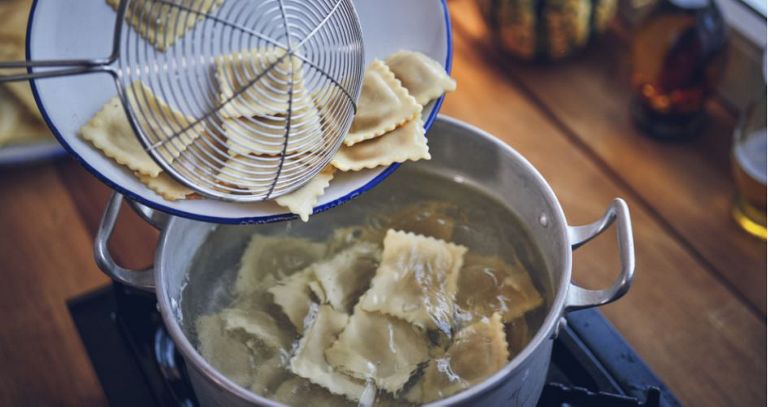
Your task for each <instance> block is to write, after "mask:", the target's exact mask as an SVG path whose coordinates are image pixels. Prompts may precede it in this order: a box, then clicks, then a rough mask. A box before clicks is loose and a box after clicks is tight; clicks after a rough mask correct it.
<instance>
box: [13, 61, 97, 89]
mask: <svg viewBox="0 0 768 407" xmlns="http://www.w3.org/2000/svg"><path fill="white" fill-rule="evenodd" d="M110 63H111V61H110V60H109V59H107V60H96V59H93V60H91V59H67V60H43V61H2V62H0V71H1V70H3V69H20V68H26V69H29V68H61V69H52V70H48V71H41V72H26V73H19V74H12V75H0V83H3V82H16V81H27V80H30V79H44V78H58V77H61V76H73V75H82V74H87V73H95V72H112V70H111V68H109V67H108V66H107V65H108V64H110Z"/></svg>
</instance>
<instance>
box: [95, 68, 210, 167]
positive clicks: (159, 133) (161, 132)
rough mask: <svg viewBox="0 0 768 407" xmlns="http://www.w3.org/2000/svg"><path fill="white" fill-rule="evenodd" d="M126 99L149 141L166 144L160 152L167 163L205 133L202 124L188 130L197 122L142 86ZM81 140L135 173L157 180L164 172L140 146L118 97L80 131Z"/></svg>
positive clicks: (135, 85)
mask: <svg viewBox="0 0 768 407" xmlns="http://www.w3.org/2000/svg"><path fill="white" fill-rule="evenodd" d="M127 98H128V103H129V104H130V105H131V108H132V109H133V111H134V113H135V114H136V115H137V118H138V120H139V125H140V126H141V128H142V129H143V130H144V131H145V133H146V136H147V137H148V138H149V139H150V141H154V142H157V141H162V140H167V141H166V142H165V144H164V145H163V146H161V147H158V151H159V152H160V154H161V156H162V157H163V158H164V159H165V160H166V161H168V162H173V160H174V159H175V158H177V157H179V155H181V152H182V151H184V150H185V149H186V148H187V146H188V145H189V144H191V143H192V142H193V141H194V140H195V139H196V138H197V137H199V135H200V134H201V133H202V125H201V124H196V125H195V126H193V127H192V128H189V129H187V127H189V126H190V125H192V123H194V119H193V118H191V117H187V116H185V115H184V114H182V113H181V112H178V111H176V110H174V109H173V108H171V107H170V106H168V105H167V104H166V103H165V102H163V101H162V100H160V99H158V98H157V97H156V96H155V95H154V94H153V93H152V91H151V90H150V89H149V88H147V87H146V86H144V85H143V84H141V83H140V82H134V83H133V84H132V85H131V86H130V87H129V88H128V91H127ZM185 129H186V130H185ZM183 130H184V131H183ZM177 133H179V134H178V135H177ZM80 137H82V138H83V139H85V140H87V141H90V142H91V143H92V144H93V145H94V146H95V147H96V148H98V149H99V150H101V151H102V152H103V153H104V154H105V155H106V156H107V157H110V158H112V159H114V160H115V161H117V162H118V163H119V164H122V165H125V166H126V167H128V168H129V169H131V170H132V171H134V172H138V173H139V174H142V175H146V176H150V177H157V176H158V175H160V172H161V171H162V170H161V168H160V166H159V165H158V164H157V163H156V162H155V161H154V160H153V159H152V157H151V156H150V155H149V154H148V153H147V152H146V151H145V150H144V147H143V146H142V145H141V143H140V142H139V138H138V137H139V136H138V135H137V134H136V133H135V132H134V131H133V128H132V127H131V124H130V122H129V121H128V117H127V116H126V114H125V110H124V109H123V105H122V102H121V101H120V98H119V97H118V96H115V97H113V98H112V99H110V100H109V101H108V102H107V103H106V104H105V105H104V106H103V107H102V108H101V110H100V111H99V112H97V113H96V114H95V115H94V116H93V117H92V118H91V120H90V121H89V122H88V123H86V124H85V125H84V126H83V127H82V128H81V129H80Z"/></svg>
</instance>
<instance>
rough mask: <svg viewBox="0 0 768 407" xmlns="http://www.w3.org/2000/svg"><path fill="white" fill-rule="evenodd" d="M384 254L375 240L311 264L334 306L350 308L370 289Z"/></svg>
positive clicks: (344, 310)
mask: <svg viewBox="0 0 768 407" xmlns="http://www.w3.org/2000/svg"><path fill="white" fill-rule="evenodd" d="M380 258H381V249H379V247H378V246H377V245H375V244H372V243H358V244H355V245H353V246H350V247H349V248H347V249H345V250H343V251H341V252H339V253H338V254H336V255H335V256H333V257H331V258H330V259H328V260H324V261H321V262H318V263H315V264H314V265H312V266H311V269H312V271H313V272H314V275H315V278H316V279H317V281H318V282H319V283H320V286H321V288H322V292H323V297H324V300H325V301H326V302H328V303H329V304H330V305H331V306H332V307H333V308H334V309H335V310H337V311H341V312H347V313H348V312H351V311H352V306H353V305H354V303H355V302H356V301H357V299H358V298H359V297H360V295H361V294H363V292H365V291H366V290H367V289H368V285H369V284H370V282H371V278H373V275H374V274H375V273H376V267H377V266H378V264H379V260H380Z"/></svg>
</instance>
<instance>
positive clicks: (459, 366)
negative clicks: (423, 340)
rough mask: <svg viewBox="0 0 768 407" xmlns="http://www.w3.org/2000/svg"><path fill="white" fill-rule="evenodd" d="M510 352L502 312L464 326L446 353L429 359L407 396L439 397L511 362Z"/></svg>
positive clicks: (417, 398)
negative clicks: (509, 360) (500, 314)
mask: <svg viewBox="0 0 768 407" xmlns="http://www.w3.org/2000/svg"><path fill="white" fill-rule="evenodd" d="M508 358H509V352H508V351H507V340H506V338H505V335H504V324H502V322H501V317H500V316H499V314H493V315H492V316H491V317H490V318H487V317H484V318H483V319H481V320H479V321H477V322H475V323H474V324H472V325H470V326H468V327H466V328H464V329H462V330H461V331H459V333H458V334H457V335H456V338H454V339H453V343H452V344H451V346H450V347H449V348H448V350H447V351H446V352H445V355H443V356H442V357H439V358H437V359H434V360H432V361H431V362H429V366H427V368H426V369H425V370H424V375H423V376H422V377H421V379H420V380H419V381H418V382H417V383H416V384H415V385H414V386H413V388H411V390H410V391H409V392H408V394H407V395H406V398H407V399H408V400H409V401H411V402H413V403H428V402H430V401H434V400H438V399H441V398H443V397H446V396H450V395H451V394H454V393H457V392H458V391H460V390H463V389H466V388H468V387H469V386H471V385H473V384H475V383H478V382H480V381H482V380H483V379H485V378H486V377H488V376H490V375H492V374H493V373H495V372H496V371H498V370H499V369H501V368H502V367H504V365H506V364H507V360H508Z"/></svg>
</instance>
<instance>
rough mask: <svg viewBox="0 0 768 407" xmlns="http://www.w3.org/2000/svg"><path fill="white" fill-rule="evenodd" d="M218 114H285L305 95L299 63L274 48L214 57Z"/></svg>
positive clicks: (249, 115) (247, 115)
mask: <svg viewBox="0 0 768 407" xmlns="http://www.w3.org/2000/svg"><path fill="white" fill-rule="evenodd" d="M215 65H216V80H217V82H218V84H219V103H221V105H222V106H221V109H220V110H219V112H220V114H221V115H222V116H223V117H227V118H237V117H253V116H270V115H276V114H285V113H286V112H287V111H288V108H289V106H290V105H289V103H290V101H291V99H293V100H300V99H301V98H302V97H308V96H309V95H305V92H306V91H305V89H304V84H303V73H302V62H301V60H300V59H299V58H297V57H295V56H286V51H284V50H279V49H276V48H254V49H251V50H247V51H241V52H236V53H233V54H230V55H221V56H218V57H216V60H215Z"/></svg>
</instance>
